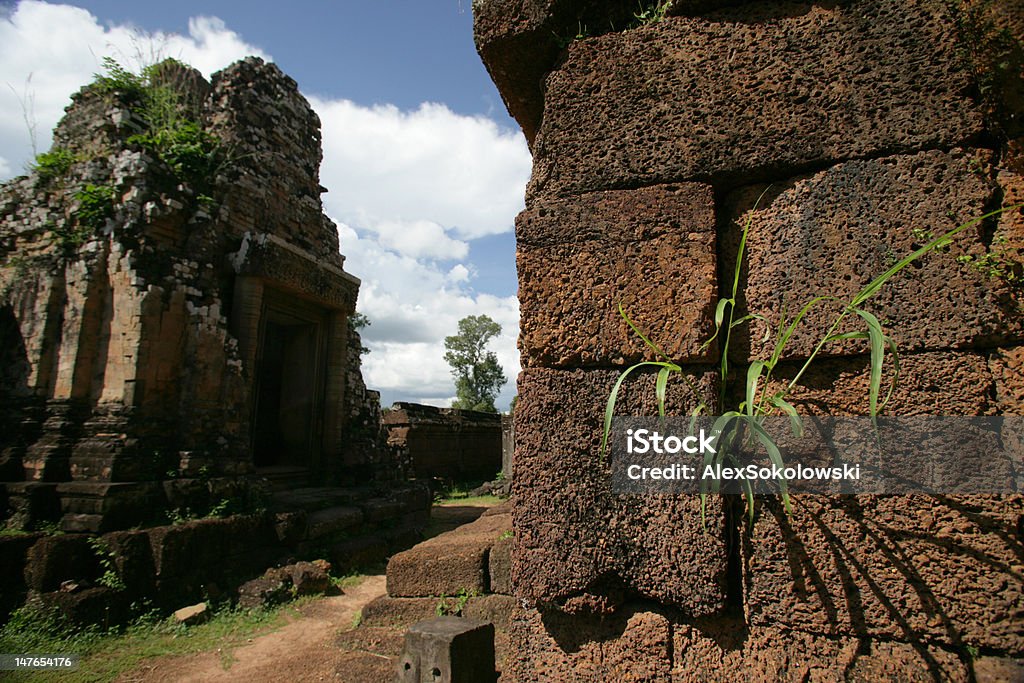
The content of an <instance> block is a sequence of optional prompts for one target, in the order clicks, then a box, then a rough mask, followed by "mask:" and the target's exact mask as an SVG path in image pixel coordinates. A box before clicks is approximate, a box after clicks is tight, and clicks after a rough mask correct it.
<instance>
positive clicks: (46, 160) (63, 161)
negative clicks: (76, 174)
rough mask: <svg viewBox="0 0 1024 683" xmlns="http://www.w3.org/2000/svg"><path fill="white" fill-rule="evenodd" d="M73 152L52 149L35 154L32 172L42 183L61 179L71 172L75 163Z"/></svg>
mask: <svg viewBox="0 0 1024 683" xmlns="http://www.w3.org/2000/svg"><path fill="white" fill-rule="evenodd" d="M77 160H78V159H77V157H76V155H75V153H74V152H72V151H71V150H68V149H64V148H63V147H54V148H53V149H51V150H50V151H49V152H43V153H42V154H37V155H36V158H35V161H34V162H33V163H32V171H33V172H34V173H35V174H36V175H37V176H38V177H39V179H40V180H41V181H43V182H44V183H49V182H50V181H52V180H55V179H57V178H61V177H63V176H65V175H67V172H68V171H69V170H71V165H72V164H73V163H75V161H77Z"/></svg>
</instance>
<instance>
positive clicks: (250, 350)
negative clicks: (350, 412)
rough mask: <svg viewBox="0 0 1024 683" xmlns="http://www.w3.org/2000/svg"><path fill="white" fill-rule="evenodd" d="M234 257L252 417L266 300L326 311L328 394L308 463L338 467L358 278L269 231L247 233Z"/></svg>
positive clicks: (235, 327)
mask: <svg viewBox="0 0 1024 683" xmlns="http://www.w3.org/2000/svg"><path fill="white" fill-rule="evenodd" d="M230 259H231V263H232V266H233V267H234V270H235V273H236V278H235V286H234V295H233V300H234V303H233V306H232V310H231V321H230V324H231V332H232V334H234V335H235V337H236V338H237V339H238V351H239V357H240V358H241V360H242V364H243V369H244V372H245V377H246V383H247V397H248V405H247V406H246V407H247V414H248V415H249V416H250V418H251V417H252V416H254V414H255V413H254V411H255V400H256V391H255V390H256V384H255V383H256V367H257V366H256V363H257V358H258V353H259V344H260V334H261V330H262V327H263V321H264V316H265V315H266V312H267V309H268V306H269V307H271V308H272V309H276V310H284V311H287V310H288V306H290V305H291V306H293V307H294V309H295V310H296V311H297V312H300V313H301V312H302V311H306V312H312V311H320V312H321V315H322V319H323V320H324V326H323V331H322V333H321V338H322V339H321V342H320V344H321V349H322V360H321V361H320V362H319V363H318V365H319V367H318V368H317V374H318V377H320V378H322V379H318V384H319V386H320V387H322V397H323V399H322V402H321V403H320V406H319V408H318V409H317V413H318V414H317V415H316V416H315V417H314V421H313V424H314V428H315V429H316V431H317V432H318V434H317V435H315V436H316V437H318V438H315V441H314V443H312V444H311V447H310V451H311V452H310V457H309V462H310V466H311V470H313V471H316V472H326V471H331V470H334V469H336V468H337V467H339V466H340V465H341V457H342V438H343V435H344V432H345V427H346V425H345V419H346V417H347V416H346V415H345V410H344V404H345V400H344V399H345V390H346V386H345V385H346V381H347V375H348V372H347V359H348V336H349V335H348V317H349V316H350V315H351V314H352V313H353V312H354V311H355V303H356V297H357V295H358V292H359V279H358V278H356V277H353V276H352V275H349V274H348V273H346V272H345V271H343V270H341V269H340V268H337V267H335V266H333V265H331V264H326V263H324V262H323V261H320V260H318V259H316V258H315V257H314V256H313V255H312V254H310V253H309V252H307V251H304V250H302V249H300V248H298V247H296V246H294V245H292V244H288V243H287V242H285V241H284V240H282V239H280V238H278V237H276V236H274V235H270V234H267V233H246V235H245V237H244V238H243V240H242V244H241V246H240V248H239V250H238V251H237V252H235V253H234V254H231V255H230ZM317 427H319V428H318V429H317ZM250 452H252V448H251V446H250Z"/></svg>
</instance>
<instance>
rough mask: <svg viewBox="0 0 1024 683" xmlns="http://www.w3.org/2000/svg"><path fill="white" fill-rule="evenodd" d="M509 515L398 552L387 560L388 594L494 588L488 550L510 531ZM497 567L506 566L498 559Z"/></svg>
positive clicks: (483, 520) (482, 520)
mask: <svg viewBox="0 0 1024 683" xmlns="http://www.w3.org/2000/svg"><path fill="white" fill-rule="evenodd" d="M511 530H512V515H510V514H495V515H486V516H482V517H480V519H478V520H476V521H475V522H471V523H469V524H465V525H463V526H460V527H459V528H457V529H455V530H453V531H449V532H446V533H443V534H441V535H440V536H435V537H434V538H431V539H429V540H427V541H424V542H423V543H420V544H419V545H417V546H415V547H413V548H410V549H409V550H406V551H405V552H401V553H398V554H397V555H395V556H394V557H392V558H391V560H390V561H389V562H388V571H387V575H388V595H390V596H392V597H410V598H412V597H426V596H437V595H442V594H443V595H455V594H457V593H459V592H460V591H465V592H469V593H490V592H493V590H494V589H493V588H492V583H494V584H501V585H502V586H503V587H504V586H507V583H508V582H507V579H506V578H504V577H502V578H501V580H499V581H492V577H491V557H490V556H491V551H492V549H493V548H494V547H495V545H497V544H498V543H500V542H503V541H504V540H506V539H507V537H508V536H509V535H510V533H511ZM496 566H497V567H503V566H504V567H507V563H498V564H497V565H496Z"/></svg>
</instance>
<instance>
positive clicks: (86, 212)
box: [74, 183, 114, 246]
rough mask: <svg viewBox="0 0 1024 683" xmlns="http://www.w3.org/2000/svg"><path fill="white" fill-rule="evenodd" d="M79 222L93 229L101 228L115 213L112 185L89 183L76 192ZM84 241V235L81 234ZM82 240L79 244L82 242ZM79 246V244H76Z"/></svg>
mask: <svg viewBox="0 0 1024 683" xmlns="http://www.w3.org/2000/svg"><path fill="white" fill-rule="evenodd" d="M75 199H76V200H77V201H78V211H76V212H75V217H76V218H77V219H78V224H79V225H80V226H82V227H85V228H89V229H91V230H99V229H101V228H102V227H103V226H105V225H106V224H107V220H108V219H109V218H111V217H112V216H113V215H114V188H113V187H111V186H110V185H93V184H91V183H90V184H88V185H86V186H85V187H84V188H82V189H81V190H79V191H78V192H76V193H75ZM79 237H81V238H82V240H81V241H84V237H85V236H84V235H79ZM81 241H79V242H78V244H81ZM74 246H77V245H74Z"/></svg>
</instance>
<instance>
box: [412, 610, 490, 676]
mask: <svg viewBox="0 0 1024 683" xmlns="http://www.w3.org/2000/svg"><path fill="white" fill-rule="evenodd" d="M397 680H399V681H401V683H433V682H434V681H437V682H438V683H492V682H493V681H495V680H497V674H496V672H495V670H494V625H493V624H486V623H484V622H479V621H474V620H472V619H460V618H458V617H438V618H436V619H429V620H427V621H421V622H420V623H418V624H415V625H414V626H412V627H411V628H410V629H409V630H408V631H407V632H406V634H405V649H404V650H403V652H402V656H401V658H400V659H399V662H398V679H397Z"/></svg>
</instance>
